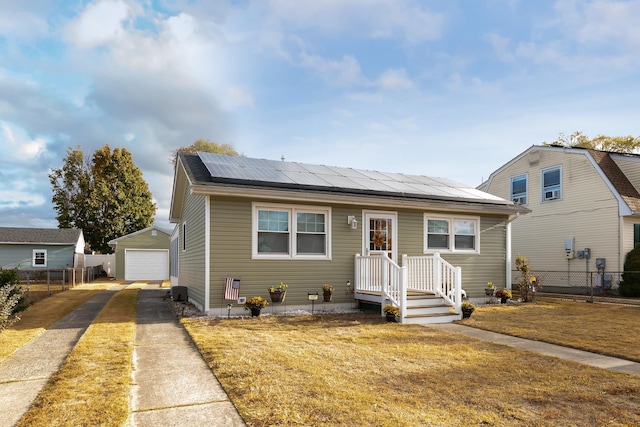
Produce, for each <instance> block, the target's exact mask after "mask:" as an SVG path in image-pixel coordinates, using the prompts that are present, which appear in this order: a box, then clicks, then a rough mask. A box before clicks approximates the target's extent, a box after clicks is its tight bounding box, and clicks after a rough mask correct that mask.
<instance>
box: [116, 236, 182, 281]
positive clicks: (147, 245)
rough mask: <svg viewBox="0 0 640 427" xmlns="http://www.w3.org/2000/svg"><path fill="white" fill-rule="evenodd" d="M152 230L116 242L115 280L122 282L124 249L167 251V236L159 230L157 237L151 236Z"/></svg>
mask: <svg viewBox="0 0 640 427" xmlns="http://www.w3.org/2000/svg"><path fill="white" fill-rule="evenodd" d="M153 230H154V229H151V230H147V231H145V232H144V233H140V234H136V235H135V236H131V237H128V238H126V239H122V240H120V241H118V244H117V246H116V278H117V279H119V280H124V273H125V271H124V267H125V262H124V253H125V249H167V250H168V249H169V238H170V237H169V235H168V234H166V233H163V232H162V231H160V230H156V231H157V233H158V234H157V235H156V236H153V235H151V232H152V231H153Z"/></svg>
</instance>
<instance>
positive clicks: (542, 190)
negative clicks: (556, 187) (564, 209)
mask: <svg viewBox="0 0 640 427" xmlns="http://www.w3.org/2000/svg"><path fill="white" fill-rule="evenodd" d="M554 169H558V170H560V197H556V198H553V199H547V198H546V197H545V190H544V173H545V172H548V171H552V170H554ZM562 187H563V186H562V165H555V166H549V167H547V168H543V169H540V202H541V203H547V202H555V201H556V200H562V197H563V196H564V191H563V188H562Z"/></svg>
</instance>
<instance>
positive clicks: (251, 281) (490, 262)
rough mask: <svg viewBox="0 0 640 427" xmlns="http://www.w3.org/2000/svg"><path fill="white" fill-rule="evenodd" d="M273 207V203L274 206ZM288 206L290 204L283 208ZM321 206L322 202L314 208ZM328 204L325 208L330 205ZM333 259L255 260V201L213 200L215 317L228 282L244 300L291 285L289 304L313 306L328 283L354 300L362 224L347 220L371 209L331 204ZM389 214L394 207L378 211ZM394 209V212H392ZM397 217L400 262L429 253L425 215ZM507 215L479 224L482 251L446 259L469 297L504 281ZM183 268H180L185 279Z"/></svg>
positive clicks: (341, 298)
mask: <svg viewBox="0 0 640 427" xmlns="http://www.w3.org/2000/svg"><path fill="white" fill-rule="evenodd" d="M270 203H272V202H270ZM283 205H285V204H283ZM313 205H314V206H318V205H317V204H313ZM325 206H326V205H325ZM328 207H331V214H332V219H331V230H332V232H331V239H332V240H331V241H332V259H331V260H313V261H311V260H309V261H307V260H252V259H251V238H252V236H251V230H252V227H251V220H252V200H249V199H242V198H228V197H227V198H221V197H212V201H211V234H212V245H211V251H212V252H211V269H210V277H211V296H210V305H211V308H212V310H213V314H216V315H220V314H224V313H226V305H227V303H228V302H229V301H226V300H224V299H223V298H224V283H225V278H227V277H233V278H235V279H240V296H246V297H251V296H254V295H260V296H263V297H265V298H267V299H268V292H267V288H268V287H269V286H271V285H277V284H278V283H280V282H284V283H287V284H288V285H289V288H288V290H287V297H286V302H287V304H292V305H294V304H300V305H301V304H308V303H309V301H308V293H309V292H319V293H320V294H321V293H322V290H321V286H322V284H323V283H330V284H332V285H333V286H334V287H335V292H334V302H337V303H340V302H343V303H347V302H349V301H351V299H350V294H347V293H346V282H347V281H348V280H350V281H351V282H352V283H353V281H354V278H353V271H354V255H355V254H356V253H362V242H363V224H361V223H360V222H359V223H358V229H357V230H352V229H351V228H350V226H349V225H348V224H347V216H349V215H355V216H356V217H357V218H361V217H362V211H363V210H372V209H373V208H372V207H371V206H344V205H331V206H328ZM378 209H379V210H385V211H389V210H390V209H384V208H378ZM391 211H394V210H391ZM394 212H397V213H398V251H399V254H398V260H400V258H401V255H402V254H405V253H406V254H408V255H424V253H423V233H424V211H421V210H395V211H394ZM505 219H506V217H505V216H486V217H482V218H481V221H480V229H481V236H480V241H481V243H480V244H481V253H480V254H473V255H457V254H455V255H443V258H445V259H446V260H448V261H449V262H451V263H452V264H454V265H457V266H461V267H462V275H463V288H464V289H465V290H466V291H467V292H468V293H469V296H480V295H484V291H483V289H484V284H486V282H487V281H493V282H494V283H496V284H497V285H500V284H501V283H504V280H505V254H504V250H505V226H504V221H505ZM182 274H183V264H180V276H181V277H182ZM216 309H217V310H216Z"/></svg>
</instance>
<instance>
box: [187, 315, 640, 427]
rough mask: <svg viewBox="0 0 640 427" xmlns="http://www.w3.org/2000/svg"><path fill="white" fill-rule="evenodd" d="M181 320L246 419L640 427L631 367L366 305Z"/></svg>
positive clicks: (639, 387)
mask: <svg viewBox="0 0 640 427" xmlns="http://www.w3.org/2000/svg"><path fill="white" fill-rule="evenodd" d="M482 311H483V310H477V312H476V313H474V315H473V316H472V319H474V320H480V319H481V318H482V317H483V316H482V315H481V316H477V319H476V314H481V312H482ZM182 322H183V324H184V325H185V327H186V328H187V330H188V331H189V333H190V334H191V336H192V337H193V339H194V341H195V342H196V344H197V346H198V348H199V349H200V351H201V352H202V354H203V355H204V357H205V359H206V360H207V361H208V363H209V365H210V366H211V367H212V369H213V371H214V372H215V374H216V376H217V377H218V379H219V380H220V382H221V383H222V385H223V387H224V388H225V390H226V391H227V393H228V394H229V396H230V398H231V400H232V401H233V402H234V404H235V405H236V407H237V408H238V410H239V411H240V414H241V415H242V417H243V418H244V419H245V421H247V423H248V424H249V425H250V426H270V425H304V426H309V425H314V426H336V425H345V426H346V425H348V426H352V425H375V426H420V425H429V426H431V425H435V426H468V425H493V426H507V425H508V426H513V425H526V426H557V425H614V426H615V425H620V426H622V425H640V415H639V414H640V380H639V379H638V377H635V376H631V375H626V374H620V373H614V372H609V371H606V370H602V369H597V368H592V367H588V366H583V365H578V364H575V363H572V362H567V361H562V360H559V359H555V358H549V357H545V356H541V355H538V354H533V353H528V352H525V351H522V350H518V349H513V348H510V347H505V346H500V345H495V344H491V343H487V342H482V341H478V340H474V339H470V338H467V337H464V336H461V335H457V334H447V333H444V332H441V331H439V330H436V329H432V328H429V327H424V326H418V325H400V324H393V323H386V322H384V319H382V318H381V317H380V316H378V315H374V314H352V315H337V316H305V317H259V318H242V319H202V318H200V319H198V318H185V319H182Z"/></svg>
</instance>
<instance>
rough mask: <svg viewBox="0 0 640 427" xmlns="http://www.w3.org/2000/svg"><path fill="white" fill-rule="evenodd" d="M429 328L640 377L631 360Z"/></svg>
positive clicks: (456, 328)
mask: <svg viewBox="0 0 640 427" xmlns="http://www.w3.org/2000/svg"><path fill="white" fill-rule="evenodd" d="M428 326H429V327H433V328H436V329H440V330H442V331H447V332H454V333H458V334H462V335H466V336H468V337H473V338H477V339H480V340H483V341H490V342H493V343H496V344H503V345H508V346H510V347H515V348H519V349H522V350H529V351H532V352H535V353H539V354H543V355H545V356H552V357H558V358H560V359H564V360H571V361H573V362H577V363H582V364H585V365H589V366H595V367H596V368H602V369H608V370H610V371H615V372H624V373H627V374H633V375H640V363H637V362H631V361H629V360H625V359H620V358H617V357H610V356H603V355H601V354H597V353H591V352H588V351H583V350H576V349H573V348H568V347H562V346H559V345H555V344H548V343H544V342H540V341H534V340H528V339H524V338H518V337H512V336H510V335H504V334H499V333H496V332H490V331H485V330H482V329H477V328H472V327H470V326H464V325H459V324H457V323H444V324H436V325H428Z"/></svg>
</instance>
